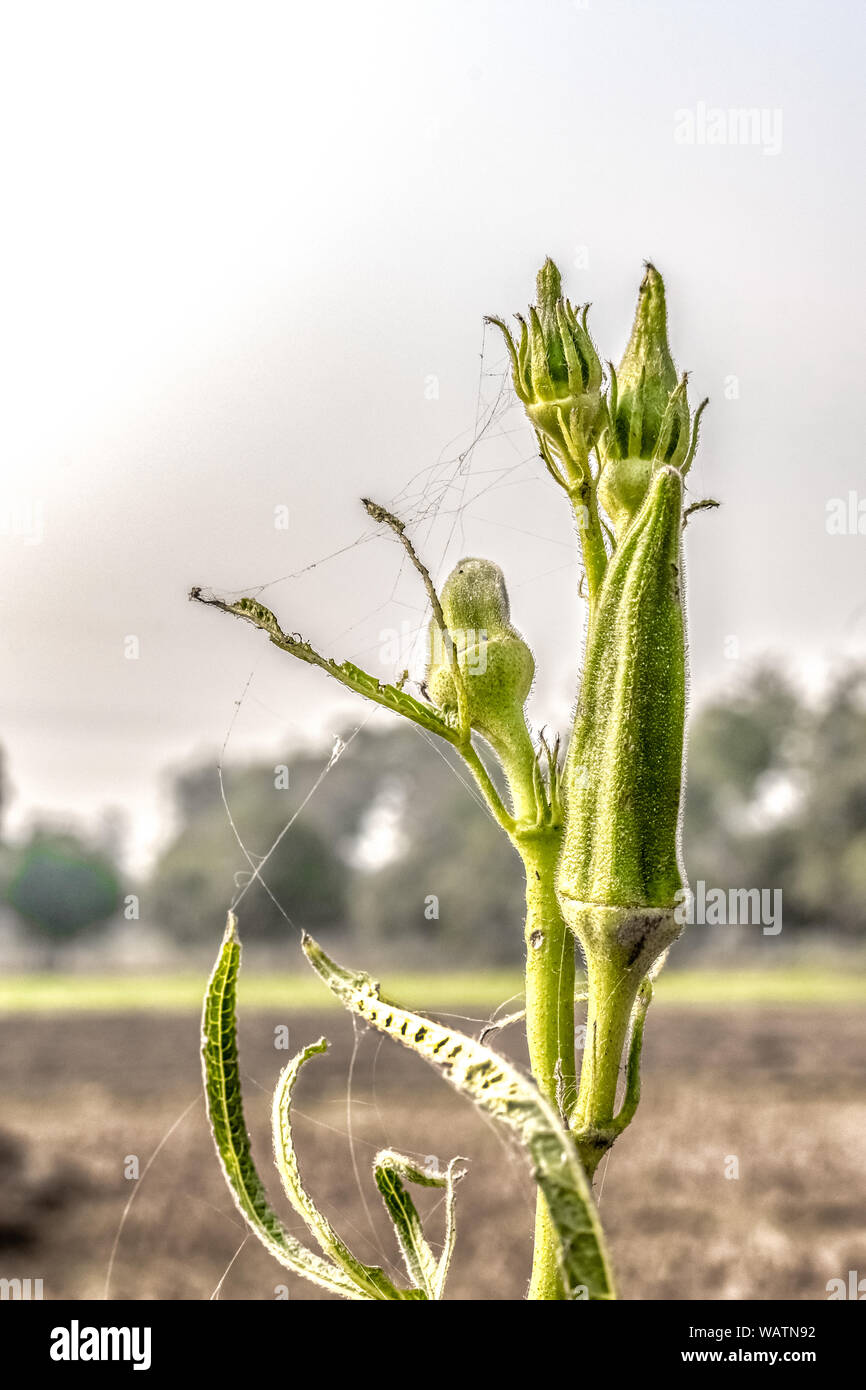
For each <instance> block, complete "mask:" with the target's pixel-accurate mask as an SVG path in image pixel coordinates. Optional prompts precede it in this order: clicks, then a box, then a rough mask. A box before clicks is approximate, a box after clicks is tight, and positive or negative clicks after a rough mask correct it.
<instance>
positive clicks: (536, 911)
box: [519, 832, 576, 1300]
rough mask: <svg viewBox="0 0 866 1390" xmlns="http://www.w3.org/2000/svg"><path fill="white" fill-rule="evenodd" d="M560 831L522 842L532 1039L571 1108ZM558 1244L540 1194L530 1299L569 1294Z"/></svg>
mask: <svg viewBox="0 0 866 1390" xmlns="http://www.w3.org/2000/svg"><path fill="white" fill-rule="evenodd" d="M559 838H560V837H559V834H558V833H551V832H548V833H547V834H543V835H538V836H535V837H532V838H530V837H527V838H526V839H524V840H523V841H522V843H521V844H520V846H519V848H520V852H521V857H522V858H523V863H524V867H525V870H526V1038H527V1042H528V1045H529V1061H530V1066H531V1068H532V1075H533V1077H534V1078H535V1081H536V1084H537V1085H538V1088H539V1090H540V1091H541V1092H542V1093H543V1094H544V1095H545V1096H546V1097H547V1099H548V1100H549V1101H550V1102H551V1103H552V1104H553V1105H554V1106H555V1107H556V1108H557V1109H563V1110H566V1109H567V1108H568V1107H569V1106H570V1104H571V1103H572V1101H573V1098H574V1095H575V1090H576V1077H575V1064H574V937H573V936H572V934H571V932H570V930H569V929H568V927H567V926H566V925H565V922H564V921H563V919H562V913H561V911H560V908H559V904H558V902H557V899H556V892H555V886H554V881H555V875H556V863H557V858H558V854H559ZM557 1249H558V1242H557V1239H556V1235H555V1233H554V1229H553V1226H552V1224H551V1221H550V1216H549V1213H548V1210H547V1204H546V1203H545V1201H544V1198H543V1197H542V1196H541V1193H540V1192H539V1194H538V1199H537V1204H536V1214H535V1247H534V1253H533V1262H532V1278H531V1282H530V1287H529V1298H530V1299H532V1300H552V1299H561V1298H562V1297H563V1292H562V1285H561V1283H560V1279H559V1270H558V1264H557Z"/></svg>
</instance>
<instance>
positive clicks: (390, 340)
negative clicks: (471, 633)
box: [0, 0, 866, 864]
mask: <svg viewBox="0 0 866 1390" xmlns="http://www.w3.org/2000/svg"><path fill="white" fill-rule="evenodd" d="M862 29H863V21H862V8H861V7H860V6H859V5H856V4H855V3H854V2H853V0H850V3H842V0H835V3H821V4H818V3H812V4H804V3H789V2H787V0H779V3H763V4H755V3H754V0H751V2H750V3H747V2H746V0H729V3H725V4H720V3H718V0H715V3H696V2H695V0H676V2H675V3H668V4H644V3H639V0H629V2H628V3H608V2H607V0H588V4H581V3H566V2H565V0H549V2H548V3H538V0H535V2H534V3H532V2H530V0H498V3H492V0H489V2H488V3H481V0H444V3H436V0H425V3H424V4H423V5H422V4H417V3H406V0H403V3H398V0H388V3H379V4H375V3H374V4H369V3H368V4H365V5H357V4H354V3H344V2H343V0H332V3H329V4H328V5H322V6H309V5H302V4H294V3H282V4H264V3H259V4H256V3H249V0H247V3H244V4H242V5H241V4H219V3H208V4H198V3H183V0H180V2H179V0H174V2H173V3H171V4H163V3H153V0H151V2H150V3H148V4H143V3H142V4H139V3H120V4H118V3H116V0H114V3H103V4H93V3H87V2H86V0H79V2H78V3H76V4H75V5H68V4H63V3H55V4H46V3H38V0H36V2H35V3H31V4H28V5H26V6H25V5H19V6H17V7H14V8H13V7H7V9H6V11H5V18H4V21H3V25H2V34H0V40H2V42H0V51H2V59H0V105H2V108H3V110H2V129H3V132H4V135H3V154H2V159H3V189H4V192H5V202H6V212H5V216H4V218H3V231H2V237H3V242H4V247H3V256H2V261H0V266H2V270H0V274H2V303H3V315H2V318H3V327H2V357H3V360H2V379H3V383H4V388H5V389H4V408H3V423H2V429H3V433H4V436H5V437H4V441H3V450H2V468H3V482H2V494H0V564H2V571H3V582H2V586H0V599H2V642H3V648H4V661H3V673H4V674H3V682H2V714H0V742H2V744H3V746H4V747H5V749H6V753H7V757H8V762H9V771H10V775H11V780H12V783H13V786H14V789H15V793H16V795H15V800H14V803H13V805H12V808H11V813H12V815H11V819H12V824H13V825H16V824H17V825H18V826H20V825H22V824H23V823H24V822H25V821H26V820H27V818H28V817H30V816H31V815H32V814H33V813H34V812H35V811H36V810H37V809H38V808H48V809H50V810H52V811H53V812H55V813H60V812H63V811H65V810H68V811H69V812H74V813H76V814H79V815H81V816H82V817H84V818H85V819H89V820H91V821H92V820H93V819H94V818H95V817H96V816H97V815H98V813H99V810H100V808H101V807H103V806H105V805H106V804H108V803H111V804H114V805H118V806H122V807H125V808H126V809H127V810H128V812H129V814H130V816H131V817H132V820H133V825H134V857H135V860H136V862H137V863H139V864H141V863H143V862H144V861H145V859H146V856H147V854H148V852H149V851H150V850H151V849H152V848H153V847H154V846H155V845H156V844H157V843H158V840H159V836H160V834H161V833H164V831H165V821H164V819H161V816H162V814H163V812H164V810H165V805H164V802H163V801H162V800H161V796H160V786H161V782H160V774H161V772H162V770H163V769H164V768H165V767H166V766H167V765H170V764H172V763H176V762H178V761H184V760H186V759H187V758H188V757H189V756H190V755H191V754H193V753H195V752H199V753H202V754H205V755H206V754H210V753H214V752H215V750H216V749H217V748H218V747H219V745H220V744H221V743H222V741H223V739H224V737H225V734H226V731H227V729H228V726H229V723H230V720H231V718H232V715H233V713H234V710H235V702H236V701H237V700H238V699H239V698H240V697H241V695H242V694H243V692H244V689H245V687H246V684H247V680H248V678H249V677H250V675H251V673H253V674H252V681H251V683H250V685H249V689H248V691H247V694H246V696H245V698H244V702H243V705H242V707H241V710H240V713H239V715H238V718H237V722H236V725H235V727H234V731H233V735H232V748H233V749H234V751H235V752H236V753H239V754H240V753H242V752H244V751H249V750H251V749H268V750H270V749H272V748H279V747H281V746H285V747H288V746H289V745H290V744H292V743H297V742H298V741H304V740H306V739H308V738H310V737H311V736H313V735H314V734H316V733H320V732H322V731H324V732H328V731H331V730H334V729H337V728H338V727H342V726H344V725H345V723H346V720H347V718H351V717H352V716H353V715H357V716H360V715H362V714H363V713H364V711H363V710H362V709H361V707H360V706H359V705H357V704H355V703H353V702H351V701H350V700H349V699H348V698H347V697H346V698H343V697H342V696H341V694H340V692H339V690H338V689H337V688H336V687H333V688H328V686H327V682H326V681H325V678H324V677H322V676H321V675H320V673H317V672H314V671H308V670H306V669H304V668H300V667H297V666H295V665H294V664H292V663H291V662H290V660H289V658H287V657H286V656H284V655H281V654H280V653H278V652H276V651H275V650H273V649H269V648H268V647H267V644H266V643H265V642H264V640H263V639H261V638H260V636H259V635H258V634H256V633H255V632H253V631H252V630H251V629H247V628H245V627H243V626H242V625H240V624H236V623H232V622H230V621H229V620H228V619H224V618H221V616H220V615H218V614H216V613H211V612H207V611H205V610H203V609H201V608H198V607H196V606H194V605H191V604H189V603H188V602H187V601H186V591H187V589H188V587H189V586H190V584H192V583H203V584H206V585H213V586H215V587H217V588H218V589H239V588H246V587H248V586H258V585H262V584H271V587H270V588H269V589H267V590H266V591H265V593H264V594H263V598H264V600H265V601H266V602H269V603H270V605H271V606H272V607H274V608H275V609H276V611H277V612H278V614H279V616H280V617H281V619H282V620H283V622H284V625H286V626H287V627H289V628H292V629H296V630H300V631H302V632H303V633H304V634H305V635H307V636H309V637H311V638H312V639H314V640H316V641H317V642H318V643H319V644H320V645H321V646H323V647H325V648H327V650H328V651H329V652H334V653H335V654H339V655H341V656H346V657H349V658H351V659H353V660H356V661H358V662H359V663H361V664H365V663H366V664H367V665H368V667H369V668H370V669H372V670H375V671H376V673H377V674H379V675H381V676H386V675H390V674H392V673H393V662H392V663H391V665H390V666H389V659H390V658H389V657H388V644H387V634H388V630H389V629H394V628H399V627H400V624H401V623H404V622H405V623H407V624H410V625H417V623H418V622H420V620H421V618H422V616H423V604H422V602H421V596H420V593H419V589H418V586H417V584H416V583H414V582H413V581H412V579H411V578H410V576H409V575H407V574H405V573H402V572H401V566H400V553H399V551H398V550H397V549H396V548H395V546H394V545H393V544H392V543H391V542H390V541H389V540H388V539H386V538H381V539H376V540H374V541H371V542H370V543H368V544H364V545H362V546H360V547H357V548H353V549H350V550H347V551H345V553H343V554H341V555H339V556H338V557H337V558H335V559H333V560H330V561H328V562H327V563H324V564H322V565H320V566H318V567H317V568H314V569H311V570H309V571H308V572H307V573H306V574H304V575H303V576H302V577H301V578H300V579H297V580H288V579H282V582H278V583H272V581H275V580H281V577H283V576H287V575H290V574H293V573H295V572H297V571H299V570H302V569H304V567H305V566H308V565H311V564H312V563H313V562H314V561H316V560H318V559H321V558H322V557H323V556H326V555H328V554H330V553H331V552H334V551H338V550H340V549H341V548H342V547H344V546H347V545H349V544H350V543H351V542H353V541H354V540H356V539H357V537H358V536H360V535H362V534H364V533H366V532H368V531H369V530H370V527H369V524H368V523H367V522H366V519H365V517H364V516H363V513H362V512H361V509H360V507H359V506H358V503H357V498H358V497H359V495H361V494H362V493H364V494H371V495H373V496H375V497H378V498H380V499H381V500H384V501H388V500H390V499H393V498H394V497H396V496H397V494H398V493H399V492H400V491H401V489H402V488H403V486H404V484H405V483H406V482H407V480H408V479H409V478H410V477H413V476H416V475H419V474H421V472H422V470H424V469H428V468H431V467H432V466H434V465H436V464H437V462H438V463H439V464H440V469H439V473H438V475H437V476H440V477H441V476H442V467H441V464H442V461H443V460H454V459H456V457H457V454H458V452H459V451H460V450H461V449H462V448H465V447H466V445H467V444H468V443H469V441H470V440H471V438H472V434H473V428H474V425H475V421H476V415H477V411H478V407H479V399H480V400H481V402H482V406H483V403H484V402H486V401H490V400H492V399H493V398H494V397H495V395H496V391H497V389H498V374H499V373H501V370H502V367H503V355H502V351H501V346H500V344H499V342H498V341H497V340H496V339H495V337H494V335H492V334H491V333H489V332H488V335H487V336H486V338H485V335H484V332H483V328H482V316H483V314H484V313H486V312H500V313H510V312H512V311H513V310H516V309H520V308H522V307H523V306H525V304H526V303H527V301H528V300H529V298H530V297H531V295H532V291H533V278H534V273H535V270H536V268H537V266H538V264H539V263H540V261H541V260H542V259H543V257H544V255H545V254H547V253H550V254H551V255H553V256H554V257H555V258H556V259H557V260H558V261H559V263H560V265H561V266H562V268H563V271H564V273H565V276H566V281H567V288H568V291H569V293H570V295H571V297H572V299H574V300H586V299H591V300H592V301H593V310H592V313H591V320H590V321H591V325H592V328H593V332H594V334H595V337H596V340H597V342H598V343H599V345H600V347H601V349H602V351H603V353H604V354H605V355H609V356H613V357H614V358H618V356H619V354H620V353H621V351H622V348H623V346H624V343H625V338H626V336H627V332H628V327H629V323H630V319H631V314H632V309H633V303H634V298H635V294H636V291H637V286H638V282H639V279H640V275H641V261H642V259H643V258H644V257H652V258H653V259H654V261H655V262H656V264H657V265H658V266H659V268H660V269H661V270H662V272H663V273H664V274H665V276H666V279H667V284H668V293H669V303H670V311H671V327H672V343H673V350H674V355H675V358H676V359H677V362H678V364H679V365H680V366H681V367H687V368H689V369H691V371H692V373H693V376H692V387H693V395H694V397H695V398H698V397H699V396H701V395H703V394H709V395H710V397H711V408H710V411H709V412H708V415H707V416H706V417H705V428H704V434H703V444H702V447H701V450H700V454H699V458H698V462H697V465H696V467H695V470H694V474H693V479H692V488H693V491H694V492H695V494H696V495H699V496H700V495H705V494H712V495H713V496H716V497H719V498H720V499H721V500H722V501H723V502H724V507H723V509H722V510H721V511H719V512H716V513H713V514H708V515H705V516H702V517H700V518H699V519H698V520H697V521H696V522H695V524H694V525H693V527H691V528H690V531H691V535H690V544H689V563H688V574H689V593H690V626H691V635H692V655H693V671H694V680H695V685H696V689H697V690H698V692H699V693H702V692H705V691H707V690H709V689H711V688H712V687H713V686H714V684H716V683H717V682H718V681H721V680H728V679H730V678H731V676H732V675H733V674H734V673H735V671H736V669H737V668H738V666H740V667H741V666H742V663H743V662H746V661H748V660H750V659H752V658H753V657H754V655H755V654H757V653H760V652H763V651H765V650H771V651H774V652H777V653H778V654H779V655H780V656H783V657H786V658H787V659H789V660H790V661H792V662H793V663H794V664H795V665H796V666H798V667H799V668H800V669H802V670H805V671H809V670H814V669H820V667H821V665H822V664H823V663H824V662H826V661H828V660H829V661H832V660H835V659H838V658H839V657H841V656H843V655H844V654H846V653H852V652H860V653H862V652H863V651H864V648H866V584H864V578H866V534H863V535H857V534H848V535H831V534H828V531H827V525H826V517H827V511H826V509H827V504H828V501H830V499H833V498H843V499H846V501H847V499H848V496H849V493H851V492H854V493H855V494H856V497H855V501H854V505H855V506H856V505H857V503H858V502H859V501H860V500H864V510H866V469H864V465H863V443H862V441H863V421H862V415H863V406H862V399H863V385H862V383H863V379H864V370H866V363H864V358H863V351H862V344H863V329H862V321H863V318H862V316H863V308H862V305H863V290H864V285H863V261H864V258H863V252H862V246H863V233H864V194H863V181H862V174H861V165H862V162H863V151H862V130H863V126H864V120H863V117H864V110H863V106H864V101H863V84H862V74H861V71H860V69H861V61H862V51H863V32H862ZM742 108H749V109H752V108H754V109H755V110H756V111H757V112H758V118H757V120H756V124H755V127H754V139H753V140H752V141H751V142H748V143H741V142H740V141H739V140H738V141H737V142H736V143H732V140H731V137H732V136H738V135H741V134H742V130H743V128H742V127H741V126H740V125H739V124H738V121H737V117H736V115H733V116H731V115H730V113H731V112H734V113H736V112H737V111H738V110H740V109H742ZM720 113H721V114H720ZM720 131H721V132H722V134H724V135H725V136H726V143H718V137H719V132H720ZM482 349H483V352H484V355H483V359H482V366H483V371H484V375H483V376H482V377H481V378H480V384H481V394H480V397H479V354H480V353H481V352H482ZM432 378H435V385H434V384H432V383H431V379H432ZM732 378H735V379H736V380H735V381H732ZM437 388H438V396H436V394H435V391H436V389H437ZM431 396H432V397H433V398H432V399H431V398H430V397H431ZM482 414H483V411H482ZM532 454H533V448H532V440H531V436H530V434H529V431H528V428H527V427H525V426H524V425H523V423H522V418H521V416H520V414H519V412H518V411H517V410H512V411H511V412H510V413H507V414H504V415H502V416H501V418H498V419H497V422H496V424H495V426H494V427H493V428H492V429H491V431H490V432H489V435H488V436H487V437H486V438H485V440H484V442H483V443H482V444H480V445H479V446H478V447H477V448H476V449H475V450H473V451H472V453H471V455H470V456H469V459H468V462H467V465H466V468H467V472H466V474H465V475H461V476H460V477H459V479H458V482H459V489H460V490H461V491H460V493H459V497H462V499H463V500H466V499H469V498H472V497H473V496H475V495H476V494H478V497H477V500H476V501H474V502H471V503H470V505H468V506H467V507H465V508H464V509H463V510H462V512H461V513H460V517H459V524H458V525H457V526H456V527H453V528H452V523H453V521H454V515H453V514H451V513H448V514H445V513H443V514H440V516H439V517H438V519H436V520H435V521H434V522H433V524H431V525H430V526H421V527H419V528H418V529H417V531H416V532H415V535H416V539H418V541H419V543H422V544H423V546H424V549H425V554H426V555H427V557H428V558H429V559H430V561H431V563H432V564H433V566H434V567H435V569H436V571H437V574H438V577H439V578H442V577H444V574H445V572H447V569H448V568H449V567H450V564H451V563H453V561H454V560H456V559H457V558H459V556H460V555H461V554H466V553H481V554H486V555H490V556H491V557H492V558H494V559H496V560H497V561H499V563H501V564H502V565H503V567H504V569H505V571H506V574H507V576H508V578H509V581H510V588H511V592H512V602H513V609H514V615H515V619H516V621H517V623H518V625H519V626H520V627H521V628H522V629H523V630H524V631H525V632H526V634H527V636H528V637H529V638H530V640H531V641H532V643H533V646H534V647H535V650H536V653H537V657H538V661H539V667H540V674H539V681H538V688H537V691H536V695H535V704H534V712H535V714H536V716H537V718H538V719H539V721H540V720H551V721H554V722H555V721H557V720H559V721H561V722H563V723H564V722H566V721H567V716H568V711H569V707H570V700H571V694H570V682H571V680H572V677H573V672H574V668H575V662H576V655H577V648H578V639H579V624H580V614H579V608H578V604H577V601H576V598H575V595H574V581H575V577H576V567H575V565H574V563H573V559H574V557H573V549H572V547H571V529H570V523H569V518H568V514H567V508H566V506H565V503H564V499H562V498H561V497H560V496H559V495H557V493H556V490H555V489H554V488H553V487H552V485H551V486H548V485H547V482H546V481H545V480H544V479H543V478H542V477H541V476H540V474H539V469H538V467H537V466H536V464H534V463H533V462H532ZM506 470H510V471H508V472H506ZM421 481H423V479H422V480H421ZM464 484H465V491H463V490H462V489H464ZM483 488H486V491H482V489H483ZM411 491H412V499H413V500H412V501H410V502H409V503H407V514H409V515H416V514H417V506H416V504H417V503H418V502H419V498H420V493H421V485H420V483H419V482H418V481H417V480H416V483H415V484H414V485H413V488H412V489H411ZM459 497H458V494H457V493H452V494H450V501H451V503H452V504H453V501H454V499H455V498H458V500H459ZM428 500H429V496H428ZM447 505H448V503H446V506H447ZM279 506H286V507H288V508H289V517H290V522H289V526H288V529H285V530H281V529H277V528H276V527H275V525H274V509H275V508H276V507H279ZM864 530H866V521H864ZM130 636H133V637H136V638H137V639H138V641H139V644H140V654H139V656H138V658H137V659H134V660H130V659H128V657H127V655H126V651H127V650H128V648H127V647H125V639H126V638H128V637H130ZM731 638H735V639H736V642H737V644H738V646H737V647H735V646H734V644H732V642H731V640H730V639H731ZM736 650H738V651H739V659H738V660H736V659H732V653H733V652H735V651H736Z"/></svg>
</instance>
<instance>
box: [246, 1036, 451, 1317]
mask: <svg viewBox="0 0 866 1390" xmlns="http://www.w3.org/2000/svg"><path fill="white" fill-rule="evenodd" d="M327 1048H328V1044H327V1042H326V1040H325V1039H324V1038H319V1041H318V1042H314V1043H310V1044H309V1046H307V1047H305V1048H304V1050H303V1052H299V1053H298V1055H297V1056H296V1057H293V1058H292V1060H291V1062H289V1064H288V1066H287V1067H285V1068H284V1070H283V1072H282V1075H281V1076H280V1079H279V1081H278V1082H277V1088H276V1090H275V1092H274V1105H273V1129H274V1154H275V1157H276V1164H277V1169H278V1171H279V1174H280V1177H281V1178H282V1182H283V1188H284V1190H285V1193H286V1196H287V1197H288V1199H289V1201H290V1202H291V1204H292V1206H293V1207H294V1209H295V1211H296V1212H297V1213H298V1215H299V1216H301V1217H303V1219H304V1222H305V1223H306V1226H307V1228H308V1230H309V1231H310V1233H311V1235H313V1236H315V1238H316V1240H317V1241H318V1243H319V1245H320V1246H321V1248H322V1250H323V1251H324V1253H325V1254H326V1255H328V1256H329V1257H330V1258H331V1259H332V1260H333V1261H334V1263H335V1264H337V1265H339V1266H340V1268H341V1269H342V1270H343V1271H344V1272H345V1273H346V1274H347V1275H348V1276H349V1278H350V1279H351V1281H352V1283H353V1284H355V1285H357V1287H358V1288H359V1289H360V1290H361V1291H362V1293H364V1294H366V1296H367V1297H368V1298H372V1299H380V1300H391V1301H406V1300H413V1299H416V1300H417V1299H419V1298H424V1297H426V1292H422V1291H421V1288H420V1285H419V1287H417V1288H414V1289H408V1290H407V1289H398V1288H395V1286H394V1285H393V1284H392V1283H391V1280H390V1279H389V1278H388V1277H387V1275H386V1274H385V1273H384V1272H383V1270H381V1269H379V1268H378V1266H374V1265H365V1264H362V1263H361V1261H360V1260H358V1259H356V1258H355V1256H354V1255H353V1254H352V1252H351V1250H349V1248H348V1246H346V1245H345V1244H344V1243H343V1241H342V1240H341V1239H340V1237H339V1236H338V1235H337V1233H336V1231H335V1230H334V1228H333V1227H332V1226H331V1223H330V1222H329V1221H328V1219H327V1217H326V1216H323V1215H322V1213H321V1212H320V1211H319V1209H318V1207H317V1206H316V1204H315V1202H314V1201H313V1200H312V1198H311V1197H310V1196H309V1194H308V1193H307V1192H306V1191H305V1189H304V1186H303V1183H302V1182H301V1175H300V1171H299V1169H298V1160H297V1157H296V1155H295V1147H294V1143H293V1141H292V1126H291V1116H290V1112H291V1105H292V1092H293V1091H294V1088H295V1082H296V1081H297V1079H298V1074H299V1072H300V1070H301V1067H302V1066H303V1065H304V1063H305V1062H306V1061H308V1060H309V1058H310V1057H315V1056H317V1055H319V1054H321V1053H322V1052H326V1051H327ZM410 1273H411V1270H410ZM415 1282H416V1284H417V1283H418V1281H417V1280H416V1281H415Z"/></svg>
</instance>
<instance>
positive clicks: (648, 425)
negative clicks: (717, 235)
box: [598, 265, 706, 537]
mask: <svg viewBox="0 0 866 1390" xmlns="http://www.w3.org/2000/svg"><path fill="white" fill-rule="evenodd" d="M686 380H687V378H686V377H685V376H683V377H682V378H680V379H679V380H678V379H677V369H676V367H675V366H674V360H673V358H672V357H671V352H670V348H669V346H668V333H667V308H666V305H665V288H664V282H663V281H662V277H661V276H660V275H659V273H658V271H657V270H656V268H655V266H653V265H647V268H646V274H645V275H644V278H643V281H642V283H641V287H640V294H639V296H638V303H637V311H636V313H635V319H634V326H633V327H632V331H631V338H630V339H629V343H628V347H627V348H626V350H625V353H624V355H623V358H622V361H621V362H620V364H619V367H618V368H617V370H616V372H615V373H613V372H612V374H611V394H610V402H609V406H608V413H609V418H608V426H607V428H606V429H605V431H604V433H603V434H602V436H601V439H600V441H599V454H600V457H601V462H602V473H601V479H600V482H599V489H598V496H599V501H600V502H601V504H602V506H603V507H604V509H605V511H606V512H607V514H608V516H609V517H610V519H611V521H612V522H613V525H614V530H615V531H616V534H617V537H620V536H621V535H622V534H623V532H624V531H625V530H627V528H628V527H629V525H630V524H631V522H632V520H633V519H634V517H635V516H636V514H637V512H638V509H639V508H640V505H641V503H642V502H643V500H644V497H645V496H646V493H647V489H648V487H649V483H650V478H651V477H652V474H653V472H654V471H655V470H656V469H658V468H660V467H661V466H662V465H664V464H671V465H672V466H673V467H674V468H677V469H679V471H680V473H682V474H685V473H686V472H687V470H688V468H689V466H690V464H691V461H692V458H693V457H694V452H695V448H696V446H697V427H698V420H699V417H700V413H701V411H702V410H703V405H701V406H700V407H699V409H698V410H697V411H696V412H695V417H694V422H692V419H691V413H690V411H689V404H688V397H687V392H686ZM705 404H706V402H704V405H705Z"/></svg>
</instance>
